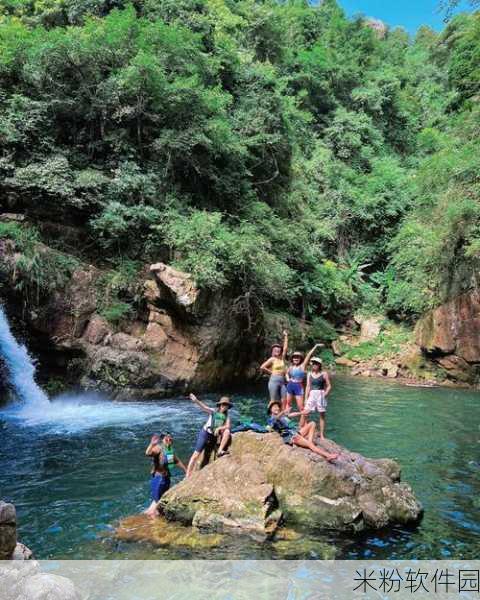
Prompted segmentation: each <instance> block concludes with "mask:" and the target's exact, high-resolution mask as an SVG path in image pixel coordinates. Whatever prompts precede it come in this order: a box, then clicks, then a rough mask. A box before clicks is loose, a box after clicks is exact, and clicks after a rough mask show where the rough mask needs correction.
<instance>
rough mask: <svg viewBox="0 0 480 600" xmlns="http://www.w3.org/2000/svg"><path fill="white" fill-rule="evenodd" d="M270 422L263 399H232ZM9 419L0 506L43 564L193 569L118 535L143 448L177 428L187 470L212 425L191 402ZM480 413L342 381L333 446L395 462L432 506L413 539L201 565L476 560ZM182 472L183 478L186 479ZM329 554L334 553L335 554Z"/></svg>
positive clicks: (374, 539)
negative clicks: (100, 562) (327, 559)
mask: <svg viewBox="0 0 480 600" xmlns="http://www.w3.org/2000/svg"><path fill="white" fill-rule="evenodd" d="M234 400H235V403H236V405H237V407H239V406H242V407H243V411H247V412H250V413H251V414H252V416H255V418H256V419H257V420H261V419H262V418H263V410H264V406H265V403H266V401H265V398H264V395H263V390H261V393H258V392H253V393H250V392H243V393H241V394H237V395H234ZM18 410H19V409H18V407H9V408H8V409H3V410H0V434H1V436H2V444H1V447H0V454H1V462H0V497H2V498H5V499H8V500H11V501H13V502H15V504H16V506H17V510H18V513H19V518H20V537H21V538H22V541H24V542H25V543H27V545H31V547H32V548H33V549H34V550H35V552H36V555H37V556H38V557H41V558H47V557H56V558H58V557H72V558H73V557H75V558H106V557H116V558H121V557H129V558H146V557H155V558H177V557H178V558H180V557H181V558H185V557H192V556H197V557H199V556H198V554H195V552H196V550H195V548H194V547H182V548H179V549H178V548H177V549H175V550H174V549H173V548H172V547H169V546H168V545H167V546H162V547H153V546H150V545H149V544H148V543H129V542H125V541H123V540H117V539H113V537H112V535H111V530H112V527H114V526H115V525H116V523H117V522H118V520H119V519H120V518H122V517H125V516H128V515H131V514H134V513H138V512H140V511H141V510H143V508H144V507H145V506H146V504H147V503H148V493H149V491H148V489H149V482H148V471H149V464H148V461H147V460H146V459H145V457H144V450H145V446H146V444H147V442H148V440H149V438H150V436H151V435H152V433H156V432H160V431H162V430H166V429H168V430H169V431H172V432H173V433H174V435H175V448H176V451H177V453H178V454H179V455H180V456H181V457H182V458H183V459H185V460H186V459H188V456H189V454H190V452H191V450H192V446H193V444H194V441H195V437H196V432H197V430H198V428H199V427H200V426H201V424H202V423H203V420H204V416H203V414H202V413H201V411H199V410H198V409H197V408H196V407H195V406H194V405H192V404H191V403H190V402H188V401H186V400H171V401H161V402H157V403H151V402H150V403H147V402H145V403H144V402H142V403H134V402H129V403H115V402H111V401H109V400H106V399H101V398H98V397H92V396H90V397H85V396H81V397H71V396H68V397H61V398H58V399H56V400H55V401H54V403H53V406H52V407H51V408H50V409H49V410H48V411H42V412H38V413H37V414H32V413H30V414H27V415H26V414H19V412H18ZM479 417H480V403H479V395H478V393H476V392H470V391H463V390H461V391H460V390H458V391H457V390H447V389H425V388H410V387H402V386H399V385H395V384H387V383H385V382H383V381H371V380H358V379H350V378H337V379H336V380H335V384H334V392H333V393H332V396H331V399H330V403H329V411H328V435H329V436H330V437H332V438H333V439H335V440H336V441H337V442H339V443H340V444H343V445H345V446H347V447H348V448H349V449H351V450H354V451H358V452H360V453H362V454H365V455H366V456H370V457H374V458H379V457H391V458H395V459H397V460H398V461H399V462H400V464H401V465H402V468H403V478H404V480H406V481H408V482H409V483H410V484H411V485H412V487H413V489H414V490H415V492H416V494H417V495H418V497H419V498H420V500H421V501H422V502H423V504H424V507H425V517H424V520H423V522H422V524H421V525H420V527H419V528H418V529H416V530H414V531H408V530H405V529H401V528H398V529H394V530H389V531H386V532H380V533H374V534H369V535H365V536H363V537H353V536H335V535H325V534H323V535H319V534H315V535H313V534H312V535H306V534H307V532H304V535H303V537H302V538H301V539H300V540H298V539H297V540H296V541H295V543H291V541H289V543H286V542H285V541H282V540H277V541H276V542H272V543H270V544H263V545H262V544H256V543H253V542H251V541H248V542H247V543H245V542H244V541H242V540H238V539H231V538H229V537H228V536H227V537H226V538H225V539H224V540H223V541H222V544H220V545H219V546H214V547H212V548H208V547H207V548H202V551H201V553H200V555H201V556H200V557H202V558H203V557H212V558H224V557H225V555H226V553H228V557H229V558H237V557H238V558H254V557H257V558H272V557H274V558H286V557H288V558H295V557H297V558H316V557H322V556H327V555H328V552H329V550H328V548H329V547H330V548H331V546H326V543H327V544H329V545H330V544H334V545H335V547H336V548H337V557H342V558H392V559H393V558H439V559H440V558H449V557H454V558H474V557H476V555H477V549H478V541H479V539H480V538H479V536H480V519H479V517H480V502H479V500H478V498H479V497H480V493H479V492H480V429H479V424H480V418H479ZM180 477H181V473H180V472H179V473H177V474H176V475H175V477H174V480H175V479H177V480H178V479H179V478H180ZM330 552H331V550H330Z"/></svg>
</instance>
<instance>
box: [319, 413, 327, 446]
mask: <svg viewBox="0 0 480 600" xmlns="http://www.w3.org/2000/svg"><path fill="white" fill-rule="evenodd" d="M325 417H326V414H325V413H324V412H323V413H320V423H319V425H320V439H321V440H324V439H325V424H326V418H325Z"/></svg>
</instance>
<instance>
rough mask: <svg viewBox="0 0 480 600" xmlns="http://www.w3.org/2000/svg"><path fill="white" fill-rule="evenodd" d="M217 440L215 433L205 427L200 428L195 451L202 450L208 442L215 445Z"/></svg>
mask: <svg viewBox="0 0 480 600" xmlns="http://www.w3.org/2000/svg"><path fill="white" fill-rule="evenodd" d="M214 442H215V436H214V435H213V433H209V432H208V431H206V430H205V429H200V431H199V432H198V437H197V442H196V444H195V452H202V451H203V450H204V449H205V446H207V445H208V444H211V445H213V444H214Z"/></svg>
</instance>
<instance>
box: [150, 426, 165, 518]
mask: <svg viewBox="0 0 480 600" xmlns="http://www.w3.org/2000/svg"><path fill="white" fill-rule="evenodd" d="M160 442H161V439H160V436H158V435H154V436H152V439H151V440H150V443H149V444H148V446H147V449H146V450H145V455H146V456H149V457H150V458H151V459H152V461H153V465H152V470H151V473H150V474H151V479H150V492H151V495H152V502H151V504H150V506H149V507H148V508H147V510H146V511H145V514H147V515H148V516H149V517H151V518H152V519H154V518H155V517H157V516H158V502H159V500H160V498H161V497H162V496H163V494H165V492H166V491H167V490H168V489H169V488H170V471H169V469H168V458H167V455H166V454H165V452H164V450H163V448H162V446H161V444H160Z"/></svg>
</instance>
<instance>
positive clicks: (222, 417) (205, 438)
mask: <svg viewBox="0 0 480 600" xmlns="http://www.w3.org/2000/svg"><path fill="white" fill-rule="evenodd" d="M190 400H191V401H192V402H195V404H196V405H197V406H198V407H200V408H201V409H202V410H203V411H204V412H206V413H208V419H207V422H206V423H205V425H204V426H203V427H202V429H200V431H199V433H198V437H197V443H196V444H195V450H194V452H193V454H192V456H191V458H190V461H189V463H188V467H187V477H190V475H191V474H192V473H193V469H194V468H195V465H196V464H197V460H198V457H199V456H200V454H201V453H202V451H203V450H204V449H205V447H206V446H207V445H212V446H213V445H214V444H215V442H216V441H217V440H218V441H219V442H220V447H219V449H218V453H217V456H218V457H220V456H223V455H224V454H226V447H227V444H228V442H229V441H230V437H231V434H230V430H231V423H230V417H229V416H228V411H229V409H230V408H231V407H232V403H231V402H230V398H227V397H226V396H224V397H223V398H220V400H219V401H218V402H217V410H215V409H214V408H210V406H208V405H207V404H205V403H204V402H201V401H200V400H199V399H198V398H197V397H196V396H195V394H190Z"/></svg>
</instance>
